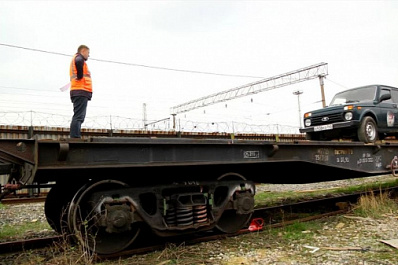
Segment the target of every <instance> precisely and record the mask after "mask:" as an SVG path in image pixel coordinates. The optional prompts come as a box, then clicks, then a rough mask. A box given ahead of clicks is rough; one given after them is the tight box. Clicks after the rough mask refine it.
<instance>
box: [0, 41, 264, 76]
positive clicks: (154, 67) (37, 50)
mask: <svg viewBox="0 0 398 265" xmlns="http://www.w3.org/2000/svg"><path fill="white" fill-rule="evenodd" d="M0 46H5V47H9V48H17V49H23V50H28V51H34V52H42V53H47V54H53V55H61V56H68V57H71V55H70V54H65V53H60V52H52V51H46V50H41V49H34V48H28V47H23V46H17V45H11V44H6V43H0ZM90 60H92V61H98V62H104V63H113V64H121V65H128V66H136V67H145V68H152V69H157V70H166V71H175V72H184V73H191V74H205V75H217V76H229V77H248V78H264V77H262V76H251V75H235V74H225V73H215V72H205V71H196V70H187V69H177V68H171V67H162V66H153V65H146V64H137V63H128V62H118V61H113V60H104V59H96V58H92V57H90Z"/></svg>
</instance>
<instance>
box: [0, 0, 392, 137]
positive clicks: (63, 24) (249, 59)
mask: <svg viewBox="0 0 398 265" xmlns="http://www.w3.org/2000/svg"><path fill="white" fill-rule="evenodd" d="M80 44H85V45H87V46H89V47H90V58H89V60H88V61H87V64H88V67H89V69H90V71H91V74H92V79H93V98H92V101H90V102H89V105H88V110H87V118H86V122H85V124H84V125H85V126H89V125H90V122H91V123H92V122H93V120H95V119H97V118H96V117H100V116H101V117H106V116H121V117H127V118H131V119H136V120H142V119H143V117H144V113H145V114H146V119H147V120H148V121H156V120H161V119H165V118H170V117H171V116H170V108H171V107H174V106H176V105H178V104H182V103H185V102H187V101H191V100H195V99H197V98H200V97H203V96H207V95H210V94H213V93H216V92H220V91H224V90H228V89H232V88H234V87H238V86H241V85H244V84H248V83H251V82H254V81H258V80H261V78H260V77H263V78H267V77H272V76H276V75H279V74H283V73H286V72H290V71H293V70H296V69H300V68H303V67H307V66H310V65H314V64H318V63H321V62H325V63H328V75H327V76H326V80H325V93H326V103H327V104H328V103H329V102H330V100H331V99H332V96H333V95H334V94H335V93H336V92H339V91H341V90H344V89H347V88H352V87H357V86H362V85H368V84H385V85H391V86H398V48H397V47H398V1H0V54H1V62H0V124H5V123H13V122H16V121H14V120H12V119H11V120H10V118H9V117H10V116H9V114H8V116H7V115H6V114H5V113H26V112H29V111H33V112H35V113H36V112H37V113H44V114H43V115H44V116H45V114H49V113H50V114H54V116H55V115H60V116H63V117H65V119H69V121H70V118H71V116H72V114H73V113H72V104H71V102H70V99H69V93H68V92H61V91H60V90H59V88H60V87H62V86H63V85H65V84H66V83H68V82H69V64H70V60H71V57H72V56H73V54H74V53H75V52H76V50H77V47H78V46H79V45H80ZM21 47H22V48H21ZM35 50H36V51H35ZM43 51H45V52H43ZM105 61H113V62H115V63H111V62H105ZM166 69H171V70H166ZM179 70H182V71H179ZM198 72H206V73H212V74H205V73H198ZM297 90H300V91H302V92H303V94H301V96H300V106H301V112H302V114H304V112H305V111H309V110H312V109H316V108H320V107H322V103H321V102H320V100H321V92H320V85H319V80H318V79H313V80H310V81H305V82H302V83H299V84H295V85H290V86H285V87H282V88H278V89H275V90H272V91H268V92H263V93H259V94H256V95H250V96H247V97H242V98H240V99H236V100H230V101H228V102H224V103H219V104H215V105H212V106H208V107H204V108H198V109H195V110H192V111H189V112H186V113H182V114H179V115H177V118H178V119H180V120H183V122H186V121H193V122H195V121H198V122H199V121H201V122H209V123H211V122H214V123H218V124H221V123H222V122H232V121H233V122H244V123H247V124H257V125H266V124H281V125H287V126H293V127H297V128H298V127H299V115H298V98H297V96H295V95H293V92H294V91H297ZM144 105H145V108H144ZM144 109H145V110H146V111H145V112H144ZM19 115H20V116H21V115H22V114H19ZM44 116H43V117H44ZM38 119H40V118H38ZM43 119H44V118H43ZM45 119H46V122H48V123H49V125H51V124H50V123H51V121H48V119H47V118H45ZM118 122H119V121H118ZM16 123H17V122H16ZM41 124H42V125H46V124H45V123H41ZM83 127H84V126H83ZM297 131H298V130H297Z"/></svg>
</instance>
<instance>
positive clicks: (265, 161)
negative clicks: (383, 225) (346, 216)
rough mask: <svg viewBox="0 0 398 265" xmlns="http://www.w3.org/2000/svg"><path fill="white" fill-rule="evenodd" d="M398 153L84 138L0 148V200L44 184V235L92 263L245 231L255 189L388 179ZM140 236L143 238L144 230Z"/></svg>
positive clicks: (372, 147) (386, 147)
mask: <svg viewBox="0 0 398 265" xmlns="http://www.w3.org/2000/svg"><path fill="white" fill-rule="evenodd" d="M397 156H398V144H397V143H390V142H386V141H383V142H381V141H380V142H376V143H370V144H365V143H361V142H334V141H327V142H326V141H324V142H323V141H307V140H299V141H294V142H278V141H262V140H242V139H187V138H143V137H139V138H138V137H136V138H134V137H91V138H88V139H68V138H66V139H59V140H44V139H41V140H39V139H35V138H32V139H24V140H21V139H0V174H6V175H8V182H7V184H5V185H3V186H2V187H1V194H0V199H1V198H3V197H4V196H5V195H6V194H8V193H10V192H13V191H15V190H18V189H21V188H23V187H26V186H27V185H30V186H32V185H37V186H40V185H51V189H50V192H49V194H48V196H47V198H46V202H45V214H46V218H47V221H48V222H49V224H50V225H51V227H52V228H53V229H54V230H55V231H57V232H59V233H67V234H71V235H73V237H74V238H75V239H76V240H78V241H81V243H83V244H87V245H88V247H89V249H90V250H91V251H93V252H96V253H98V254H114V253H118V252H121V251H123V250H125V249H127V248H128V247H130V246H132V245H133V244H134V242H135V241H136V240H137V238H138V236H139V235H141V236H142V233H147V231H151V232H153V233H155V234H156V235H159V236H162V237H169V236H176V235H184V234H192V233H197V232H201V231H210V230H218V231H220V232H222V233H235V232H237V231H239V230H240V229H242V228H245V227H246V226H247V225H248V223H249V222H250V219H251V216H252V213H253V211H254V205H255V200H254V195H255V193H256V184H257V183H309V182H321V181H330V180H337V179H347V178H357V177H366V176H374V175H379V174H386V173H393V174H394V175H395V170H396V169H397V168H398V166H397V164H398V159H397ZM148 228H149V230H148Z"/></svg>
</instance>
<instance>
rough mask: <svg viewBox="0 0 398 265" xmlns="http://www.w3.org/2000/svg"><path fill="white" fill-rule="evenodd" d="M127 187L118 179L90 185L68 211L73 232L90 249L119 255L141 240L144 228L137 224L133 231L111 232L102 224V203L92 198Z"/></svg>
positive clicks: (100, 252) (77, 194)
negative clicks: (100, 204)
mask: <svg viewBox="0 0 398 265" xmlns="http://www.w3.org/2000/svg"><path fill="white" fill-rule="evenodd" d="M123 187H128V185H127V184H125V183H123V182H121V181H117V180H102V181H99V182H95V183H88V184H87V185H85V186H83V187H82V188H81V189H80V190H79V191H78V192H77V193H76V194H75V196H74V198H73V200H72V202H71V205H70V207H69V212H68V226H69V231H70V233H71V234H73V235H74V236H75V239H76V240H77V241H78V242H80V244H81V245H82V246H84V247H85V248H87V249H88V250H90V251H92V252H95V253H98V254H112V253H117V252H120V251H122V250H124V249H126V248H127V247H128V246H129V245H131V244H132V243H133V242H134V240H135V239H136V238H137V236H138V234H139V232H140V228H139V227H138V226H137V225H135V224H133V225H132V226H131V227H130V229H129V230H124V231H121V232H111V233H110V232H107V231H106V227H105V226H104V225H101V224H100V223H99V220H100V218H99V217H100V215H101V214H103V212H101V213H99V212H98V211H99V210H98V209H100V208H101V207H98V206H99V203H100V201H92V199H91V195H92V194H93V193H95V192H100V191H111V190H113V189H119V188H123ZM101 211H103V210H101ZM118 217H119V216H116V217H115V218H116V219H117V218H118ZM115 222H118V220H116V221H115Z"/></svg>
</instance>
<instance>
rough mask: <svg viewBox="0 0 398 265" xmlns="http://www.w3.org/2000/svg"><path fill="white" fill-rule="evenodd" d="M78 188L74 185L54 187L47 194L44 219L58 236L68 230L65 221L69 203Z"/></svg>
mask: <svg viewBox="0 0 398 265" xmlns="http://www.w3.org/2000/svg"><path fill="white" fill-rule="evenodd" d="M79 188H80V187H76V185H69V186H68V185H67V184H65V185H64V184H62V185H56V186H54V187H52V188H51V189H50V191H49V193H48V194H47V198H46V203H45V204H44V212H45V215H46V219H47V222H48V224H49V225H50V226H51V228H52V229H54V230H55V231H56V232H57V233H59V234H63V233H64V232H67V230H68V228H67V220H66V219H67V213H68V207H69V203H70V201H71V200H72V198H73V195H74V194H75V193H76V190H78V189H79Z"/></svg>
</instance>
